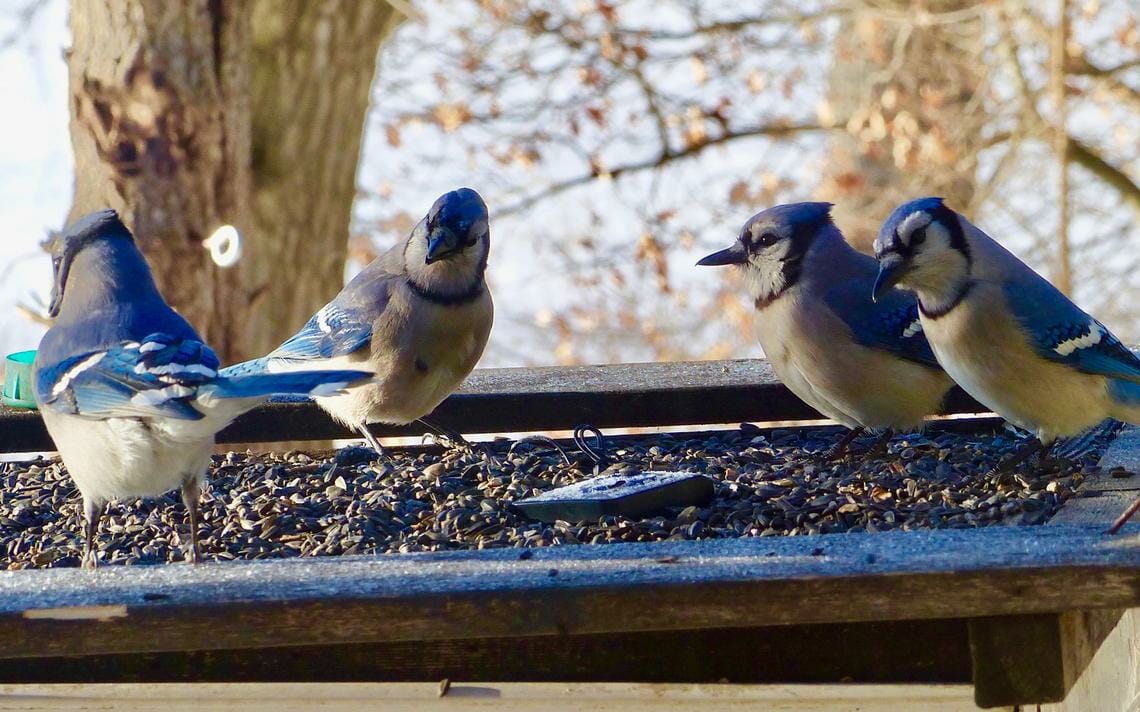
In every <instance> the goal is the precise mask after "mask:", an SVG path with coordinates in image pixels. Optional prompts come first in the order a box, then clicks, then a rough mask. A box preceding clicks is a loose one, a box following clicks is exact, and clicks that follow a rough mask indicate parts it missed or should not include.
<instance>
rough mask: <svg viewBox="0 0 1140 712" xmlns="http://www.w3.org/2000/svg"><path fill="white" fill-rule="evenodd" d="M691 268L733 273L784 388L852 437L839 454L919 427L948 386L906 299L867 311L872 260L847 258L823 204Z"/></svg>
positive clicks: (762, 220)
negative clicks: (867, 438) (869, 435)
mask: <svg viewBox="0 0 1140 712" xmlns="http://www.w3.org/2000/svg"><path fill="white" fill-rule="evenodd" d="M697 264H698V265H729V264H731V265H739V266H740V267H741V268H743V270H744V275H745V283H746V285H747V288H748V292H749V294H750V296H751V297H752V299H753V300H754V302H755V306H756V324H757V327H758V331H759V335H760V344H761V346H762V347H763V349H764V353H765V354H766V355H767V356H768V358H769V359H770V360H771V363H772V367H773V368H774V369H775V371H776V374H777V375H778V376H779V377H780V379H781V380H782V381H783V382H784V384H785V385H786V386H787V387H788V388H789V389H790V390H791V391H792V392H793V393H795V394H796V395H797V396H799V398H801V399H802V400H803V401H804V402H806V403H807V404H808V405H810V406H812V407H813V408H815V409H816V410H818V411H819V412H821V413H823V414H824V415H826V416H827V417H829V418H832V419H833V420H836V421H838V422H839V423H841V424H843V425H845V426H847V427H848V428H851V432H850V433H848V434H847V435H846V436H845V437H844V438H843V439H842V440H840V441H839V442H838V443H837V444H836V445H835V447H834V448H832V450H831V451H830V453H829V455H830V456H837V455H839V454H841V453H843V452H844V451H845V450H846V448H847V447H848V445H849V444H850V443H851V442H852V441H853V440H854V439H855V438H856V437H857V436H858V435H859V433H860V432H862V431H863V429H865V428H870V429H872V430H883V431H885V432H884V434H883V435H882V436H881V437H880V438H879V440H878V441H877V442H876V443H875V444H874V445H873V446H872V449H871V452H872V453H876V454H877V453H879V452H881V451H882V449H883V448H884V447H885V445H886V442H887V440H889V438H890V436H891V432H892V430H895V429H911V428H916V427H920V426H921V425H922V421H923V418H924V417H926V416H927V415H930V414H932V413H934V412H935V411H937V410H938V408H939V406H940V405H941V402H942V399H943V397H944V396H945V394H946V391H947V390H949V388H950V386H951V385H952V383H951V381H950V379H949V378H948V377H947V376H946V374H945V373H943V371H942V369H940V368H939V367H938V363H937V361H935V358H934V354H933V353H932V352H931V350H930V346H929V345H928V344H927V343H926V339H925V338H924V337H923V334H922V327H921V326H920V324H919V322H918V314H917V306H916V304H915V300H914V297H913V296H912V295H908V294H903V293H901V292H899V293H896V294H892V295H891V297H890V298H889V299H886V300H884V301H882V302H880V303H873V302H872V301H871V300H870V299H869V298H868V297H867V290H868V289H870V288H871V286H872V285H873V284H874V281H875V275H876V273H877V268H876V264H875V260H874V259H872V258H871V257H869V256H867V255H864V254H861V253H859V252H857V251H856V250H855V249H854V248H852V247H851V246H850V245H849V244H848V243H847V241H846V240H845V239H844V238H843V235H842V234H841V233H840V232H839V229H838V228H837V227H836V226H835V225H834V224H833V223H832V221H831V204H830V203H792V204H789V205H779V206H776V207H774V208H769V209H768V210H765V211H763V212H761V213H758V214H757V215H754V216H753V217H752V218H751V219H750V220H749V221H748V222H746V223H745V224H744V227H743V229H741V231H740V235H739V237H738V238H737V240H736V242H735V243H734V244H733V245H732V246H731V247H729V248H727V249H724V250H721V251H720V252H716V253H714V254H711V255H709V256H708V257H705V258H704V259H702V260H701V261H700V262H698V263H697Z"/></svg>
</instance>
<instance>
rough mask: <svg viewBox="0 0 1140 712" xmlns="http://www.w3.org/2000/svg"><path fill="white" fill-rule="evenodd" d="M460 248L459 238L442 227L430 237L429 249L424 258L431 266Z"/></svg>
mask: <svg viewBox="0 0 1140 712" xmlns="http://www.w3.org/2000/svg"><path fill="white" fill-rule="evenodd" d="M458 247H459V236H458V235H456V234H455V233H454V232H453V231H451V230H449V229H448V228H446V227H444V226H442V225H440V226H437V227H436V228H434V229H433V230H432V231H431V234H430V235H429V236H428V249H427V255H425V256H424V262H425V263H427V264H429V265H430V264H431V263H432V262H438V261H440V260H441V259H443V258H444V257H446V256H448V255H450V254H451V253H452V252H455V250H456V248H458Z"/></svg>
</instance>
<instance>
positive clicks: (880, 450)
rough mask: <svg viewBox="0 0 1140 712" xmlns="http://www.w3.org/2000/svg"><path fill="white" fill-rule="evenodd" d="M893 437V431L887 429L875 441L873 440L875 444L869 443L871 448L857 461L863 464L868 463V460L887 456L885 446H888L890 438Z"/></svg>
mask: <svg viewBox="0 0 1140 712" xmlns="http://www.w3.org/2000/svg"><path fill="white" fill-rule="evenodd" d="M894 436H895V431H893V430H891V429H890V428H887V429H886V430H884V431H883V434H882V435H880V436H879V437H878V439H877V440H875V442H873V443H871V447H869V448H867V451H866V452H864V453H863V455H862V456H861V457H860V458H859V459H860V460H862V461H863V462H869V461H870V460H877V459H879V458H880V457H883V456H884V455H886V454H887V445H889V444H890V442H891V438H893V437H894Z"/></svg>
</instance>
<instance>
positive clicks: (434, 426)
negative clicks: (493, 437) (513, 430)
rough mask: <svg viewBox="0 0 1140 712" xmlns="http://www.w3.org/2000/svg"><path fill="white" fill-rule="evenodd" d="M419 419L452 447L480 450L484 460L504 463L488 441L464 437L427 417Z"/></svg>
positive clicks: (496, 463) (495, 463)
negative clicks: (475, 441) (478, 441)
mask: <svg viewBox="0 0 1140 712" xmlns="http://www.w3.org/2000/svg"><path fill="white" fill-rule="evenodd" d="M419 421H420V422H421V423H423V424H424V425H425V426H427V428H428V429H430V430H432V431H434V433H433V434H435V435H440V436H442V437H443V439H444V440H447V441H448V443H449V444H450V447H453V448H457V449H460V450H466V451H467V452H475V451H479V453H480V454H481V455H482V456H483V461H484V462H486V463H488V464H492V465H495V466H500V465H502V463H501V462H499V459H498V458H497V457H495V452H494V451H493V450H492V449H491V448H490V446H488V445H487V444H486V443H473V442H471V441H470V440H468V439H467V438H465V437H463V434H462V433H460V432H459V431H457V430H452V429H451V428H449V427H447V426H445V425H440V424H439V423H435V422H432V421H430V420H428V419H427V418H420V419H419Z"/></svg>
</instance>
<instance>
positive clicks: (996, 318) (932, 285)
mask: <svg viewBox="0 0 1140 712" xmlns="http://www.w3.org/2000/svg"><path fill="white" fill-rule="evenodd" d="M875 255H876V256H877V257H878V259H879V276H878V279H877V280H876V282H875V287H874V296H875V298H876V299H890V298H892V297H893V295H894V293H893V292H892V291H891V288H892V287H893V286H895V285H896V284H897V285H899V286H902V287H905V288H907V289H912V290H914V291H915V292H916V293H917V294H918V304H919V312H920V314H921V320H922V327H923V330H924V331H925V332H926V336H927V338H928V339H929V340H930V345H931V346H932V347H933V349H934V353H935V354H936V355H937V356H938V360H939V362H940V363H941V364H942V367H943V368H945V369H946V372H947V373H949V374H950V375H951V376H952V377H953V378H954V380H956V381H957V382H958V384H959V385H961V386H962V388H963V389H965V391H966V392H967V393H969V394H970V395H972V396H973V397H974V398H976V399H977V400H978V401H980V402H981V403H983V404H985V405H986V406H988V407H990V408H993V410H994V411H995V412H996V413H998V414H999V415H1001V416H1002V417H1003V418H1005V419H1007V420H1009V421H1010V422H1012V423H1013V424H1014V425H1017V426H1020V427H1022V428H1025V429H1026V430H1029V431H1030V432H1032V433H1034V434H1035V435H1036V436H1037V440H1036V441H1034V442H1031V443H1029V445H1028V446H1027V447H1025V448H1022V451H1021V452H1019V453H1017V455H1015V456H1014V457H1013V458H1011V460H1009V461H1007V462H1006V463H1005V464H1004V465H1002V466H1001V469H1003V470H1008V469H1010V468H1011V467H1012V466H1013V465H1016V464H1017V463H1019V462H1022V461H1024V460H1025V459H1026V458H1028V457H1030V456H1032V455H1033V454H1035V453H1037V452H1040V451H1042V450H1043V449H1044V450H1046V451H1047V449H1048V447H1050V446H1051V445H1052V443H1053V441H1054V440H1055V439H1056V438H1058V437H1068V436H1072V435H1076V434H1078V433H1081V432H1083V431H1085V430H1087V429H1088V428H1091V427H1092V426H1094V425H1096V424H1097V423H1099V422H1101V421H1102V420H1104V419H1105V418H1109V417H1112V418H1116V419H1118V420H1124V421H1127V422H1131V423H1140V359H1137V357H1136V356H1135V355H1134V354H1133V353H1132V352H1131V351H1129V350H1128V349H1127V348H1125V347H1124V346H1123V345H1122V344H1121V343H1120V340H1119V339H1117V338H1116V337H1115V336H1113V335H1112V334H1111V333H1109V331H1108V329H1106V328H1105V327H1104V325H1103V324H1101V323H1100V322H1099V321H1097V320H1096V319H1094V318H1092V317H1091V316H1089V315H1088V314H1086V313H1085V312H1083V311H1081V310H1080V309H1079V308H1078V307H1077V306H1076V305H1075V304H1073V303H1072V302H1071V301H1069V299H1068V298H1067V297H1065V295H1063V294H1061V292H1059V291H1058V290H1057V289H1056V288H1055V287H1053V285H1051V284H1050V283H1049V282H1048V281H1046V280H1045V279H1043V278H1042V277H1041V276H1039V275H1038V274H1037V273H1036V272H1034V271H1033V270H1032V269H1030V268H1029V267H1028V266H1027V265H1025V263H1023V262H1022V261H1021V260H1019V259H1017V258H1016V257H1014V256H1013V255H1012V254H1011V253H1009V252H1008V251H1006V250H1005V248H1003V247H1002V246H1001V245H999V244H998V243H997V242H996V241H995V240H994V239H993V238H991V237H990V236H989V235H986V234H985V233H984V232H982V231H981V230H979V229H978V228H977V227H975V226H974V225H972V224H971V223H970V222H969V221H968V220H966V219H965V218H964V217H962V216H961V215H959V214H958V213H956V212H954V211H953V210H951V209H950V208H948V207H946V205H945V204H944V203H943V202H942V200H941V199H940V198H920V199H918V200H913V201H911V202H909V203H906V204H904V205H901V206H899V207H898V208H896V209H895V211H894V212H893V213H891V216H890V217H889V218H887V221H886V223H884V224H883V227H882V229H881V230H880V232H879V236H878V237H877V238H876V240H875Z"/></svg>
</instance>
